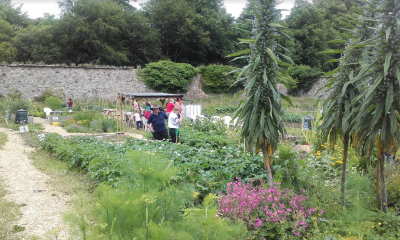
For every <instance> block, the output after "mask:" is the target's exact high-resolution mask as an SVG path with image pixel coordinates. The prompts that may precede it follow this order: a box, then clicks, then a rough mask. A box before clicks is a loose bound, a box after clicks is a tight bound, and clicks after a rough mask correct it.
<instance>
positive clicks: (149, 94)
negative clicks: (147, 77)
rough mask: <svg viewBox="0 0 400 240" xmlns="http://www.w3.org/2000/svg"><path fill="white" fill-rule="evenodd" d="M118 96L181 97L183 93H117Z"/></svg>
mask: <svg viewBox="0 0 400 240" xmlns="http://www.w3.org/2000/svg"><path fill="white" fill-rule="evenodd" d="M118 97H128V98H183V94H171V93H118Z"/></svg>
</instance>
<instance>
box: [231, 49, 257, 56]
mask: <svg viewBox="0 0 400 240" xmlns="http://www.w3.org/2000/svg"><path fill="white" fill-rule="evenodd" d="M250 53H251V49H250V48H249V49H245V50H241V51H239V52H235V53H232V54H229V55H228V56H226V57H237V56H242V55H245V54H250Z"/></svg>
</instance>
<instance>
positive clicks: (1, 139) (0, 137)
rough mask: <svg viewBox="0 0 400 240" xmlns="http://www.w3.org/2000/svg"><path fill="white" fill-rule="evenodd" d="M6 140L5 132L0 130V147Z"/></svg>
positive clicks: (0, 147)
mask: <svg viewBox="0 0 400 240" xmlns="http://www.w3.org/2000/svg"><path fill="white" fill-rule="evenodd" d="M6 142H7V134H5V133H3V132H0V149H2V146H3V145H4V144H5V143H6Z"/></svg>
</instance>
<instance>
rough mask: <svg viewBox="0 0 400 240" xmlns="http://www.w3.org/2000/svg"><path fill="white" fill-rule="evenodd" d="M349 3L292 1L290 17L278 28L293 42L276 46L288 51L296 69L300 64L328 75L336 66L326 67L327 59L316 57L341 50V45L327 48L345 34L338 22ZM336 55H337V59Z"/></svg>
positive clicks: (338, 0)
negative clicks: (338, 34) (329, 51)
mask: <svg viewBox="0 0 400 240" xmlns="http://www.w3.org/2000/svg"><path fill="white" fill-rule="evenodd" d="M351 7H352V2H351V1H348V0H319V1H315V2H313V3H311V2H309V1H305V0H296V1H295V4H294V7H293V8H292V9H291V11H290V15H289V16H287V17H286V19H285V20H284V21H283V23H282V25H283V26H285V27H287V29H284V30H283V31H284V32H285V33H287V34H288V35H289V36H290V37H292V38H293V39H294V40H295V41H287V40H286V39H280V40H279V44H280V45H282V46H283V47H286V48H287V49H289V50H290V51H291V54H290V57H291V58H292V59H293V61H294V63H295V64H297V65H300V64H303V65H307V66H310V67H311V68H315V69H321V70H322V71H324V72H328V71H330V70H332V69H334V68H335V67H336V66H337V63H333V62H330V63H327V62H328V60H330V59H331V56H329V55H328V54H320V52H321V51H323V50H325V49H328V48H335V49H343V44H329V43H328V41H330V40H333V39H335V37H336V33H337V32H340V33H347V32H346V31H344V30H343V27H342V24H341V21H343V20H344V19H345V18H346V17H344V16H343V15H345V14H347V13H349V10H350V8H351ZM339 56H340V55H339V54H337V55H336V57H337V58H338V57H339Z"/></svg>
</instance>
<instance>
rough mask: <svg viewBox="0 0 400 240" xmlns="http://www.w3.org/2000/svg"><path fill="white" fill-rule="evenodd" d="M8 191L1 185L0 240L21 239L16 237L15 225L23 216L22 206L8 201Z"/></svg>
mask: <svg viewBox="0 0 400 240" xmlns="http://www.w3.org/2000/svg"><path fill="white" fill-rule="evenodd" d="M5 195H6V190H5V189H4V186H3V185H2V184H1V183H0V216H1V219H0V239H4V240H14V239H20V238H19V237H17V236H15V235H14V232H13V231H12V229H13V223H14V222H15V221H16V220H17V219H18V218H19V217H20V216H21V212H20V209H19V208H20V206H18V205H17V204H16V203H13V202H9V201H7V200H6V199H5V198H4V196H5Z"/></svg>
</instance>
